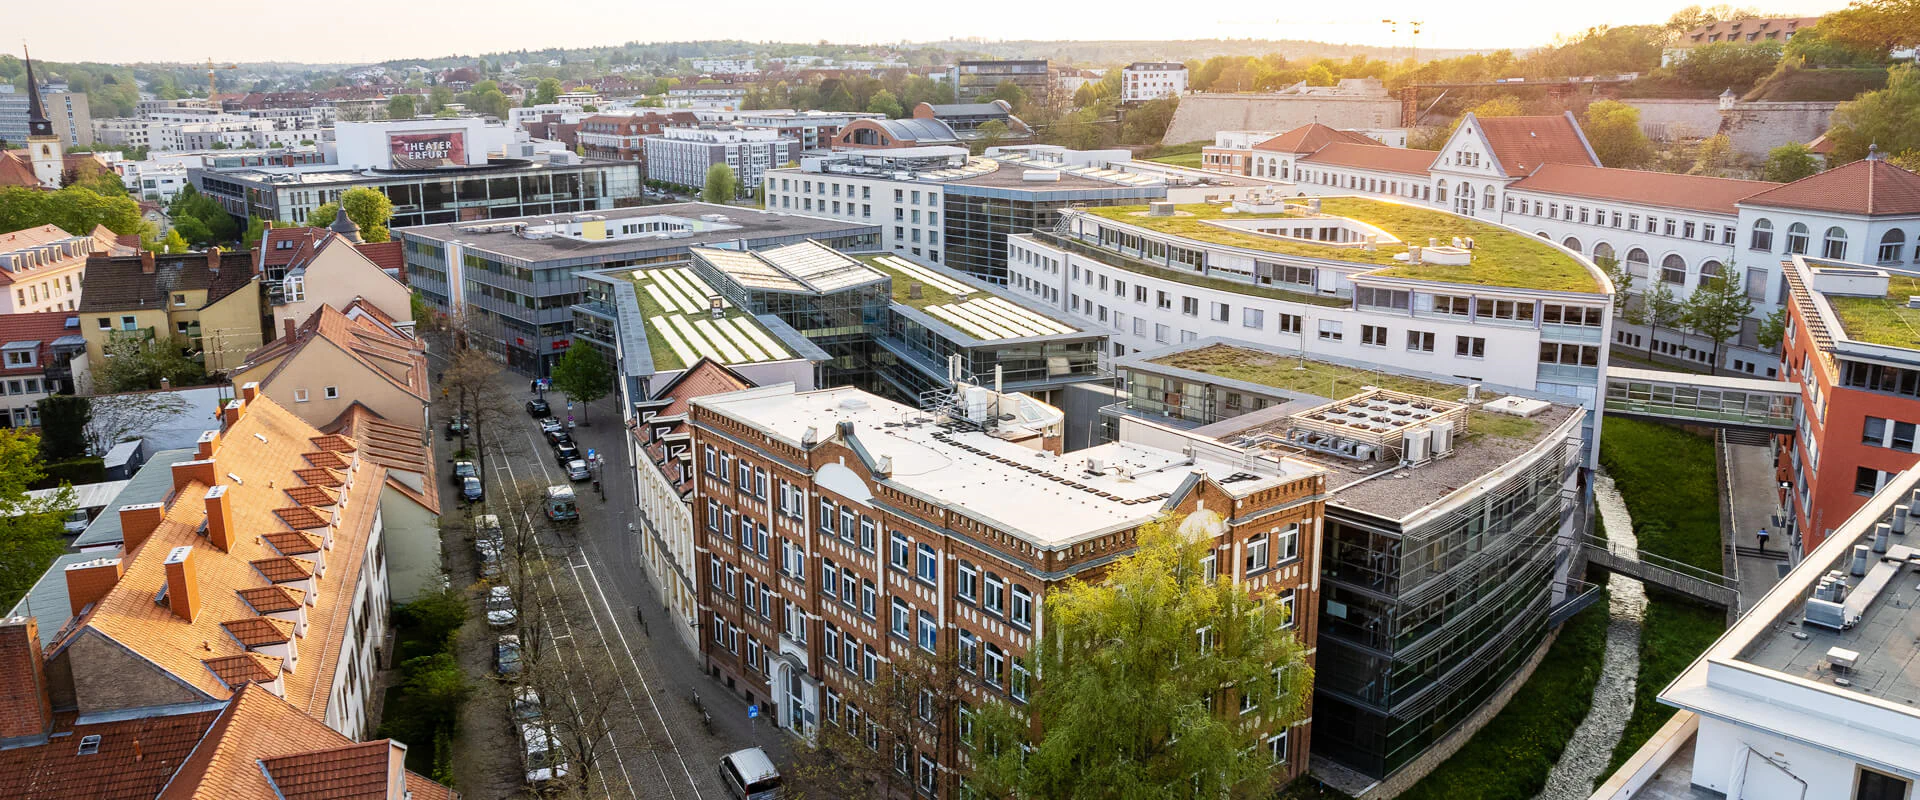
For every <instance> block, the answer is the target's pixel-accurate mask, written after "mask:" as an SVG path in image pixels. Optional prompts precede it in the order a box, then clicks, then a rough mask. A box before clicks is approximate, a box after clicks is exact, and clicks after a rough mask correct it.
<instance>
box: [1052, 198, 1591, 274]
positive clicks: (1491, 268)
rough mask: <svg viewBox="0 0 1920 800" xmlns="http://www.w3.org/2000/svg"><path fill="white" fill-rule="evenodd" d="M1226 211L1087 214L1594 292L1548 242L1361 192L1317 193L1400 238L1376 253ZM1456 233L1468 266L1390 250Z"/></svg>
mask: <svg viewBox="0 0 1920 800" xmlns="http://www.w3.org/2000/svg"><path fill="white" fill-rule="evenodd" d="M1287 205H1288V206H1289V207H1290V209H1293V208H1297V209H1299V211H1300V213H1304V212H1305V209H1306V205H1305V201H1304V200H1301V201H1299V202H1294V201H1289V202H1288V204H1287ZM1226 209H1227V207H1226V206H1215V205H1208V204H1205V203H1188V204H1182V205H1180V206H1177V207H1176V210H1177V211H1178V212H1179V213H1178V215H1177V216H1172V217H1149V216H1147V215H1146V210H1147V209H1146V207H1145V206H1102V207H1096V208H1089V209H1087V211H1088V212H1089V213H1092V214H1096V215H1098V216H1101V217H1105V218H1107V219H1111V220H1114V221H1116V222H1123V223H1126V224H1129V225H1134V226H1138V227H1141V228H1146V229H1148V230H1152V231H1157V232H1160V233H1167V234H1172V235H1175V236H1181V237H1184V238H1188V239H1193V240H1195V241H1200V242H1207V243H1211V244H1218V245H1226V246H1230V247H1242V248H1246V249H1249V250H1264V251H1267V252H1270V253H1279V254H1282V255H1291V256H1300V257H1305V258H1322V259H1329V260H1335V261H1345V262H1349V263H1355V264H1377V265H1379V266H1381V267H1383V269H1380V270H1376V271H1375V272H1373V273H1372V274H1375V275H1382V276H1387V277H1395V278H1408V279H1413V280H1423V281H1436V282H1444V283H1458V284H1467V285H1474V286H1504V287H1511V288H1516V289H1537V290H1546V291H1561V292H1599V291H1600V281H1599V279H1598V278H1596V277H1595V275H1594V273H1593V272H1591V271H1589V270H1588V268H1587V265H1586V264H1584V263H1582V262H1581V261H1580V260H1579V259H1577V258H1574V257H1573V256H1570V255H1568V254H1567V253H1566V252H1564V251H1562V250H1560V249H1559V248H1557V247H1554V246H1553V245H1552V244H1551V243H1549V242H1547V241H1545V240H1543V239H1540V238H1538V237H1535V236H1530V235H1527V234H1525V233H1521V232H1519V231H1515V230H1512V229H1509V228H1503V227H1500V226H1498V225H1493V224H1490V223H1486V222H1481V221H1479V220H1476V219H1472V218H1469V217H1463V216H1460V215H1458V214H1450V213H1447V212H1445V211H1439V210H1435V209H1431V208H1422V207H1419V206H1414V205H1408V204H1404V203H1394V202H1388V201H1385V200H1374V199H1368V198H1359V197H1327V198H1321V199H1320V213H1321V214H1323V215H1326V216H1335V217H1346V218H1348V219H1353V220H1357V221H1360V222H1364V223H1366V224H1369V225H1372V226H1374V227H1377V228H1379V229H1381V230H1383V231H1386V232H1387V233H1390V234H1392V235H1394V236H1395V237H1398V238H1399V239H1400V240H1401V243H1395V244H1387V245H1382V246H1381V247H1380V248H1379V249H1376V250H1361V249H1359V248H1340V249H1334V248H1330V247H1327V246H1324V245H1316V244H1310V243H1306V242H1294V241H1286V240H1283V239H1279V238H1276V237H1272V236H1266V235H1263V234H1258V233H1251V232H1242V231H1235V230H1230V229H1227V228H1223V227H1220V226H1218V225H1213V224H1209V223H1208V222H1207V221H1208V220H1231V219H1258V218H1261V217H1263V216H1277V215H1255V214H1245V213H1228V211H1227V210H1226ZM1289 213H1292V212H1291V211H1290V212H1289ZM1456 236H1457V237H1461V238H1467V237H1472V238H1473V240H1474V256H1473V263H1471V264H1467V265H1463V266H1450V265H1445V264H1431V263H1426V264H1407V263H1405V262H1403V261H1396V260H1395V259H1394V256H1395V255H1397V254H1402V253H1405V252H1406V249H1407V248H1406V244H1405V243H1408V242H1413V243H1418V242H1424V241H1426V240H1428V239H1438V240H1440V241H1443V242H1452V241H1453V238H1454V237H1456ZM1235 283H1238V282H1237V281H1236V282H1235Z"/></svg>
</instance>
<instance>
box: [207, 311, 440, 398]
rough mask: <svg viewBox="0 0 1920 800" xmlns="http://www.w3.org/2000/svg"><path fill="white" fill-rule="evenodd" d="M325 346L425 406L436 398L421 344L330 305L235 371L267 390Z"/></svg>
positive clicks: (248, 359)
mask: <svg viewBox="0 0 1920 800" xmlns="http://www.w3.org/2000/svg"><path fill="white" fill-rule="evenodd" d="M320 342H325V343H327V344H328V345H331V346H332V347H334V348H336V349H337V350H339V351H340V352H342V353H345V354H347V356H348V357H350V358H352V359H353V360H354V361H356V362H358V363H359V364H360V365H361V366H362V367H365V368H366V370H367V371H368V372H370V373H372V375H373V376H377V377H378V378H379V379H381V380H384V381H386V382H388V383H391V384H393V385H394V386H397V387H399V388H400V389H401V390H402V391H405V392H407V393H408V394H411V395H413V396H414V397H416V398H419V400H420V402H421V403H423V404H424V403H426V402H428V401H429V400H430V399H431V395H430V393H429V390H428V388H427V354H426V351H425V350H424V349H421V347H420V343H419V342H417V341H415V340H414V339H411V338H407V337H404V336H396V335H394V334H392V333H389V332H388V331H387V329H386V328H383V327H382V326H381V324H380V323H378V322H375V321H373V320H369V319H353V318H350V317H348V316H347V315H346V314H344V313H342V312H341V311H340V310H339V309H337V308H334V307H333V306H327V305H323V306H320V307H319V308H317V309H315V310H314V312H313V314H312V315H310V316H308V317H307V321H306V322H305V323H303V324H302V325H301V326H300V327H299V329H298V330H296V331H294V334H293V335H292V336H282V337H280V338H278V339H275V340H273V341H272V342H269V343H268V344H267V345H266V346H264V347H261V348H260V349H258V350H255V351H253V352H252V353H250V354H248V356H247V360H246V363H244V364H241V365H240V366H239V367H237V368H235V369H234V370H233V373H234V374H235V375H244V376H247V377H246V380H249V381H258V382H259V383H260V384H261V385H262V386H266V385H268V384H270V383H272V382H273V379H274V378H275V377H277V376H279V374H280V373H281V372H282V371H283V370H285V369H286V368H287V365H288V364H290V363H292V362H293V361H294V359H297V358H299V354H300V351H302V350H304V349H306V348H307V347H310V346H315V345H316V344H317V343H320ZM268 367H271V368H270V369H268ZM249 373H254V374H252V375H249ZM343 377H348V376H343Z"/></svg>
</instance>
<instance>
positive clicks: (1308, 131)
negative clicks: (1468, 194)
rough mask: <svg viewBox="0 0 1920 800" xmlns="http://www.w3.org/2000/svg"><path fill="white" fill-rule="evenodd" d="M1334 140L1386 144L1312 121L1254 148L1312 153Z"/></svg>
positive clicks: (1275, 151)
mask: <svg viewBox="0 0 1920 800" xmlns="http://www.w3.org/2000/svg"><path fill="white" fill-rule="evenodd" d="M1334 142H1346V143H1347V144H1364V145H1373V146H1376V147H1384V146H1385V145H1382V144H1380V143H1379V142H1376V141H1374V140H1372V139H1369V138H1367V137H1366V136H1365V135H1363V134H1358V133H1354V132H1352V131H1343V130H1340V129H1338V128H1333V127H1329V126H1326V125H1322V124H1320V123H1318V122H1312V123H1308V124H1306V125H1302V126H1300V127H1298V128H1294V129H1293V130H1290V131H1287V132H1286V133H1283V134H1280V135H1279V136H1275V137H1273V138H1271V139H1268V140H1266V141H1264V142H1261V143H1259V144H1256V145H1254V146H1253V149H1255V150H1265V151H1268V152H1272V153H1311V152H1313V151H1315V150H1319V149H1320V148H1322V147H1325V146H1327V145H1329V144H1332V143H1334ZM1429 159H1431V156H1429Z"/></svg>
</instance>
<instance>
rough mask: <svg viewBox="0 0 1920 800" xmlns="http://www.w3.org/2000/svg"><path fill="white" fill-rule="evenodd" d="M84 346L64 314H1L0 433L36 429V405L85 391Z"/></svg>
mask: <svg viewBox="0 0 1920 800" xmlns="http://www.w3.org/2000/svg"><path fill="white" fill-rule="evenodd" d="M88 382H89V381H88V378H87V340H86V339H85V338H83V337H81V336H80V318H79V317H77V316H74V315H73V314H69V313H67V312H64V311H42V312H39V313H34V314H0V428H24V427H28V426H32V425H39V424H40V409H39V406H38V403H39V402H40V401H41V400H44V399H46V397H47V396H48V395H52V394H73V393H75V392H77V391H79V390H80V389H82V388H87V387H85V386H84V384H87V383H88Z"/></svg>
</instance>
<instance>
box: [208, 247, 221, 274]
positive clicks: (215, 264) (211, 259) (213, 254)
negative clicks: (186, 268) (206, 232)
mask: <svg viewBox="0 0 1920 800" xmlns="http://www.w3.org/2000/svg"><path fill="white" fill-rule="evenodd" d="M207 271H208V272H211V273H213V274H215V275H218V274H220V248H218V247H209V248H207Z"/></svg>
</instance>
